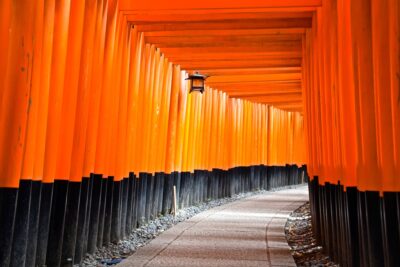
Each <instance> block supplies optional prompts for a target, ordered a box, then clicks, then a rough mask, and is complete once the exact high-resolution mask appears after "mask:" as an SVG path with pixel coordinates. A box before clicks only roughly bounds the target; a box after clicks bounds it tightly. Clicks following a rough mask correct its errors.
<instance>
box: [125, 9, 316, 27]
mask: <svg viewBox="0 0 400 267" xmlns="http://www.w3.org/2000/svg"><path fill="white" fill-rule="evenodd" d="M313 11H314V10H313V9H310V8H302V9H299V10H294V9H293V10H287V9H275V10H273V9H272V10H271V9H267V10H264V11H259V12H251V11H246V10H244V11H242V12H240V11H237V10H236V11H235V10H232V11H230V12H229V11H227V12H223V13H216V12H213V13H204V12H203V13H199V12H193V11H191V10H186V11H181V12H180V13H159V12H158V13H157V12H154V13H153V12H152V13H141V12H136V13H135V12H125V14H126V19H127V21H129V22H131V23H132V24H142V23H149V22H171V21H176V22H183V21H191V22H204V21H209V20H210V19H212V20H214V21H215V20H227V19H266V18H269V19H271V18H281V19H282V18H311V17H312V15H313ZM210 14H212V16H210Z"/></svg>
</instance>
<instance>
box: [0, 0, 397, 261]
mask: <svg viewBox="0 0 400 267" xmlns="http://www.w3.org/2000/svg"><path fill="white" fill-rule="evenodd" d="M399 12H400V4H399V1H398V0H275V1H272V0H271V1H270V0H235V1H228V0H200V1H181V0H179V1H178V0H175V1H163V0H148V1H141V0H85V1H83V0H58V1H55V0H44V1H40V0H39V1H32V0H1V1H0V103H1V104H0V266H7V267H8V266H18V267H21V266H27V267H29V266H72V265H73V264H79V263H80V262H81V261H82V259H83V256H84V255H85V253H93V252H94V251H95V250H96V249H97V248H100V247H102V246H103V245H106V244H108V243H109V242H116V241H118V240H120V239H122V238H124V237H125V236H126V235H128V234H129V233H130V231H131V230H132V229H135V228H137V227H138V226H140V225H142V224H144V223H146V222H148V221H149V220H151V219H153V218H155V217H157V216H158V215H159V214H165V213H169V212H170V211H171V209H172V197H171V195H172V193H171V192H172V188H173V186H175V187H176V189H177V198H178V200H179V201H178V204H179V206H180V207H187V206H190V205H193V204H194V203H199V202H202V201H205V200H207V199H215V198H221V197H226V196H231V195H233V194H236V193H240V192H245V191H251V190H256V189H273V188H278V187H282V186H286V185H293V184H299V183H302V182H304V181H308V183H309V192H310V203H311V211H312V222H313V231H314V233H315V235H316V237H317V240H318V242H319V243H320V244H321V245H322V246H323V247H324V250H325V252H326V253H327V254H328V255H330V256H331V257H332V259H333V260H334V261H335V262H338V263H339V264H340V265H341V266H362V267H366V266H367V267H368V266H371V267H372V266H400V81H399V80H400V69H399V60H400V54H399V50H400V49H399V47H400V45H399V40H400V35H399V26H400V18H399ZM195 72H199V73H200V74H203V75H207V76H208V78H207V79H206V81H205V85H206V88H205V91H204V93H202V94H201V93H198V92H193V93H189V89H190V80H187V78H188V75H190V74H193V73H195Z"/></svg>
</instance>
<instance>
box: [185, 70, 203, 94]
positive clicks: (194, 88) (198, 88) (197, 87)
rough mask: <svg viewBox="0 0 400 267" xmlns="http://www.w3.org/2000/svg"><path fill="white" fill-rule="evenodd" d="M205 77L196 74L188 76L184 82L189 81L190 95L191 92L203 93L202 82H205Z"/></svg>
mask: <svg viewBox="0 0 400 267" xmlns="http://www.w3.org/2000/svg"><path fill="white" fill-rule="evenodd" d="M206 78H207V77H206V76H204V75H201V74H199V73H198V72H196V73H193V74H190V75H189V78H187V79H186V80H190V93H191V92H200V93H203V92H204V81H205V80H206Z"/></svg>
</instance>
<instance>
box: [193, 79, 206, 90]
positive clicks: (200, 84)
mask: <svg viewBox="0 0 400 267" xmlns="http://www.w3.org/2000/svg"><path fill="white" fill-rule="evenodd" d="M192 87H193V88H202V87H204V80H203V79H193V80H192Z"/></svg>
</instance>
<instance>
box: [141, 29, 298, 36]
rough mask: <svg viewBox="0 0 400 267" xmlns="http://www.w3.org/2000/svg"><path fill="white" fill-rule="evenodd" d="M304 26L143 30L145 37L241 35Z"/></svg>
mask: <svg viewBox="0 0 400 267" xmlns="http://www.w3.org/2000/svg"><path fill="white" fill-rule="evenodd" d="M305 32H306V30H305V29H304V28H283V29H246V30H242V29H230V30H214V29H206V30H182V31H152V32H144V36H145V37H163V36H164V37H167V36H168V37H174V36H232V35H235V36H242V35H253V36H258V35H274V34H275V35H277V34H305Z"/></svg>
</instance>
